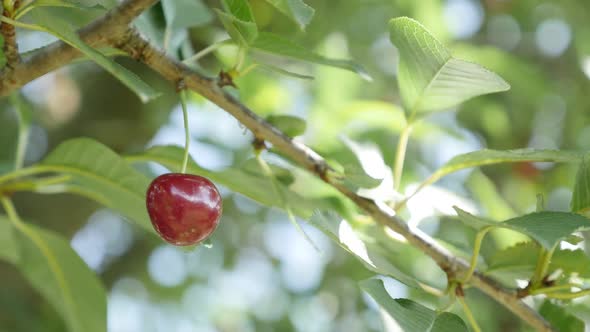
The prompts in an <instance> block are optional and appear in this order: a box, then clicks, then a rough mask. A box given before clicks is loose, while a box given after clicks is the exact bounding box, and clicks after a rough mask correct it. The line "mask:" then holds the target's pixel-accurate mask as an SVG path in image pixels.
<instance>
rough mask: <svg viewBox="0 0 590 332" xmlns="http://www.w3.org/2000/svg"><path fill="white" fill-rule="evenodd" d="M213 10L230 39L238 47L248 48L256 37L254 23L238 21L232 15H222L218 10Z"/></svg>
mask: <svg viewBox="0 0 590 332" xmlns="http://www.w3.org/2000/svg"><path fill="white" fill-rule="evenodd" d="M214 10H215V12H216V13H217V16H219V20H220V21H221V24H223V26H224V27H225V30H226V31H227V33H228V34H229V36H230V37H231V39H232V40H233V41H235V42H236V43H237V44H238V45H240V46H242V47H248V46H249V45H250V44H252V43H253V42H254V40H256V38H257V37H258V27H257V26H256V23H254V22H249V21H243V20H240V19H239V18H237V17H235V16H234V15H231V14H228V13H224V12H222V11H220V10H218V9H214Z"/></svg>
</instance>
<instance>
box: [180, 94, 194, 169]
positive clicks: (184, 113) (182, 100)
mask: <svg viewBox="0 0 590 332" xmlns="http://www.w3.org/2000/svg"><path fill="white" fill-rule="evenodd" d="M179 95H180V105H181V106H182V118H183V122H184V139H185V142H184V157H183V158H182V168H181V169H180V173H186V166H187V165H188V150H189V146H190V141H191V134H190V130H189V128H188V111H187V107H186V91H185V90H182V91H180V93H179Z"/></svg>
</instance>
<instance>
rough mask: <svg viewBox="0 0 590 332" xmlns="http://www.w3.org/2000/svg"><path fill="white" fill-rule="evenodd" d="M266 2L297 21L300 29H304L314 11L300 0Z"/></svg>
mask: <svg viewBox="0 0 590 332" xmlns="http://www.w3.org/2000/svg"><path fill="white" fill-rule="evenodd" d="M266 2H268V3H270V4H271V5H273V6H274V7H275V8H276V9H278V10H279V11H280V12H281V13H283V14H285V15H286V16H287V17H289V18H290V19H292V20H293V21H294V22H295V23H297V25H299V29H301V30H305V27H306V26H307V25H308V24H309V22H311V19H312V18H313V14H314V13H315V10H314V9H313V8H311V7H310V6H308V5H307V4H306V3H305V2H303V1H301V0H266Z"/></svg>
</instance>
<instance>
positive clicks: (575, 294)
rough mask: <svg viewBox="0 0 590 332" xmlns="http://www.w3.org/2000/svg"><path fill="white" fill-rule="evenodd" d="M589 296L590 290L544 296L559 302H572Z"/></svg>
mask: <svg viewBox="0 0 590 332" xmlns="http://www.w3.org/2000/svg"><path fill="white" fill-rule="evenodd" d="M586 295H590V289H584V290H581V291H579V292H573V293H549V294H545V296H547V297H548V298H551V299H559V300H572V299H577V298H578V297H582V296H586Z"/></svg>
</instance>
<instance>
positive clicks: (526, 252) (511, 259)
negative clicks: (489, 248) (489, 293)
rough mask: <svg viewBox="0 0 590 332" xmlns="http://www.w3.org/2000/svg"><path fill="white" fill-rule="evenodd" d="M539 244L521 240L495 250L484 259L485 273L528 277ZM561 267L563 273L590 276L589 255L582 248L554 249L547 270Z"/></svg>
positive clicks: (533, 266)
mask: <svg viewBox="0 0 590 332" xmlns="http://www.w3.org/2000/svg"><path fill="white" fill-rule="evenodd" d="M539 250H540V246H539V245H538V244H537V243H535V242H531V241H529V242H521V243H518V244H516V245H514V246H511V247H508V248H506V249H502V250H499V251H495V252H494V253H493V254H492V255H491V256H490V257H489V258H487V259H486V262H487V269H486V273H494V274H497V273H502V272H510V273H520V274H521V275H522V276H523V277H525V278H526V277H530V273H531V272H532V271H533V270H534V269H535V266H536V262H537V260H538V258H539ZM557 269H561V270H562V271H563V273H564V274H567V275H569V274H576V275H577V276H579V277H581V278H590V257H588V256H587V255H586V254H585V253H584V251H583V250H581V249H576V250H556V251H554V252H553V255H552V256H551V264H550V265H549V271H550V272H551V271H555V270H557Z"/></svg>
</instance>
